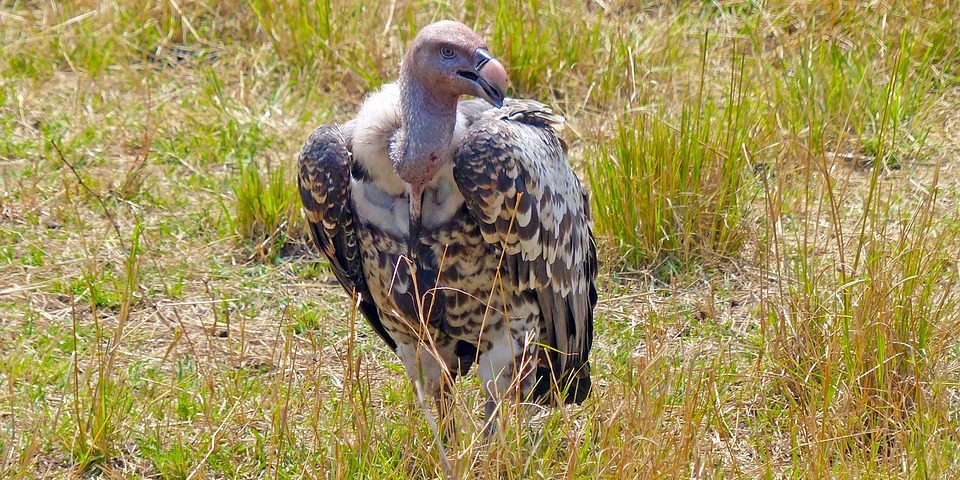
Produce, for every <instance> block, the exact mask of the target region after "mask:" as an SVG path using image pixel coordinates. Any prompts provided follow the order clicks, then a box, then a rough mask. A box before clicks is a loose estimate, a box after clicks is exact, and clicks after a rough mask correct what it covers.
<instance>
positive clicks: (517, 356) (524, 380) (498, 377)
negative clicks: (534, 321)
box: [477, 322, 537, 435]
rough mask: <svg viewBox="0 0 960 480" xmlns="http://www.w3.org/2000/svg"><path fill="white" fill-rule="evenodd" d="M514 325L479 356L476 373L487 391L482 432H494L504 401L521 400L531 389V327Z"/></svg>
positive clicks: (532, 353) (534, 356)
mask: <svg viewBox="0 0 960 480" xmlns="http://www.w3.org/2000/svg"><path fill="white" fill-rule="evenodd" d="M519 323H520V322H518V324H514V325H512V326H511V328H509V329H507V328H505V329H504V335H503V336H501V337H500V339H499V340H495V341H494V342H493V346H492V347H491V348H490V349H489V350H487V351H486V352H484V353H483V354H482V355H480V358H479V359H478V361H477V363H478V368H477V375H479V376H480V381H481V383H482V384H483V386H484V389H486V391H487V402H486V404H485V405H484V413H485V414H486V426H485V427H484V433H485V434H486V435H490V434H493V433H494V432H496V431H497V422H498V418H497V417H498V415H497V414H498V412H499V410H500V405H501V403H502V402H503V401H504V400H508V399H510V398H514V399H515V400H520V401H522V400H524V399H526V397H527V395H528V394H529V393H530V391H531V390H532V389H533V383H534V380H535V375H533V372H535V371H536V368H537V365H536V361H537V360H536V358H537V357H536V355H535V345H534V343H533V342H534V339H535V338H536V336H535V335H533V333H532V332H533V331H534V330H532V329H529V328H524V326H525V325H521V324H519Z"/></svg>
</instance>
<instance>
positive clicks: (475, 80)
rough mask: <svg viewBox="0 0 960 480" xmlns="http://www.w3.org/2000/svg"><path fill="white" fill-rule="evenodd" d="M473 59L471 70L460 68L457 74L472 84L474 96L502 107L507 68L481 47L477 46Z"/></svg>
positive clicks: (505, 88)
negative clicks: (473, 64)
mask: <svg viewBox="0 0 960 480" xmlns="http://www.w3.org/2000/svg"><path fill="white" fill-rule="evenodd" d="M474 60H476V64H475V66H474V67H473V70H460V71H459V72H457V74H458V75H460V76H461V77H463V78H465V79H467V80H469V81H470V82H471V83H472V84H473V87H474V91H473V94H474V95H475V96H477V97H479V98H482V99H484V100H486V101H487V102H488V103H490V105H493V106H494V107H497V108H500V107H502V106H503V98H504V94H505V93H506V91H507V70H506V69H504V68H503V64H501V63H500V62H499V61H497V59H495V58H493V56H492V55H490V52H488V51H486V50H485V49H483V48H478V49H477V50H476V52H474Z"/></svg>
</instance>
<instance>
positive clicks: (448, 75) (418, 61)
mask: <svg viewBox="0 0 960 480" xmlns="http://www.w3.org/2000/svg"><path fill="white" fill-rule="evenodd" d="M401 77H407V80H414V79H415V80H416V81H417V83H419V84H420V85H422V86H423V87H424V89H425V90H426V92H424V93H426V94H427V95H429V96H431V97H433V100H436V101H437V103H438V104H445V105H449V104H450V102H451V101H452V102H456V99H457V98H459V97H460V96H461V95H474V96H476V97H479V98H482V99H484V100H486V101H487V102H489V103H490V104H491V105H493V106H495V107H500V106H502V105H503V96H504V93H505V92H506V89H507V71H506V70H505V69H504V68H503V65H502V64H500V62H498V61H497V60H496V59H495V58H493V56H492V55H490V52H489V51H487V45H486V43H485V42H484V41H483V38H481V37H480V35H477V34H476V33H475V32H474V31H473V30H470V27H467V26H466V25H464V24H462V23H460V22H455V21H452V20H445V21H440V22H436V23H432V24H430V25H427V26H426V27H424V28H423V30H420V33H418V34H417V37H416V38H414V40H413V42H412V43H411V44H410V46H409V47H408V49H407V53H406V55H404V58H403V66H402V70H401Z"/></svg>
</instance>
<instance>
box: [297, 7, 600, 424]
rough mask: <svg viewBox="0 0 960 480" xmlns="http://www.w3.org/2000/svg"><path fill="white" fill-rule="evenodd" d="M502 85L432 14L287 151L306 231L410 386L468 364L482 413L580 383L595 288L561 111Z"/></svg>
mask: <svg viewBox="0 0 960 480" xmlns="http://www.w3.org/2000/svg"><path fill="white" fill-rule="evenodd" d="M505 87H506V72H505V71H504V69H503V66H502V65H500V63H499V62H497V61H496V60H495V59H493V58H492V56H490V54H489V53H488V52H487V51H486V47H485V45H484V44H483V41H482V39H480V37H479V36H477V35H476V34H475V33H473V32H472V31H471V30H470V29H469V28H467V27H466V26H464V25H462V24H459V23H456V22H438V23H436V24H433V25H430V26H428V27H426V28H424V29H423V30H422V31H421V32H420V34H419V35H418V36H417V38H416V39H415V40H414V42H413V44H412V45H411V46H410V48H409V49H408V51H407V54H406V55H405V57H404V63H403V65H402V66H401V74H400V79H399V82H398V83H397V84H388V85H385V86H384V87H383V88H382V89H381V90H380V91H378V92H376V93H374V94H372V95H371V96H370V97H369V98H368V99H367V100H366V101H365V102H364V105H363V106H362V107H361V109H360V112H359V114H358V115H357V117H356V118H355V119H353V120H351V121H349V122H347V123H345V124H343V125H331V126H323V127H320V128H318V129H317V130H315V131H314V132H313V133H312V134H311V135H310V137H309V138H308V139H307V142H306V143H305V144H304V146H303V149H302V151H301V152H300V157H299V164H300V167H299V182H300V195H301V199H302V202H303V206H304V211H305V213H306V216H307V220H308V223H309V225H310V231H311V233H312V236H313V239H314V242H315V243H316V245H317V247H318V249H319V250H320V251H321V252H322V253H323V254H324V256H325V257H326V258H327V259H328V260H329V261H330V264H331V268H332V269H333V272H334V274H335V275H336V277H337V279H338V280H339V282H340V284H341V285H343V287H344V288H345V289H346V290H347V291H348V292H349V293H351V294H356V295H358V296H359V299H360V309H361V311H362V313H363V314H364V316H365V317H366V318H367V320H368V321H369V323H370V324H371V325H372V326H373V328H374V330H376V332H377V333H378V334H379V335H380V336H381V338H383V340H384V341H385V342H386V343H387V345H388V346H389V347H390V348H391V349H392V350H394V351H395V352H396V353H397V355H398V356H399V357H400V359H401V361H402V363H403V364H404V367H405V369H406V371H407V374H408V376H409V377H410V378H411V380H412V381H413V382H414V383H415V384H418V385H419V386H420V387H422V388H423V390H424V391H425V392H426V393H428V394H432V395H435V396H438V397H439V396H442V393H443V392H444V391H445V390H446V388H448V387H449V380H450V379H452V378H453V377H455V376H456V375H457V374H462V373H466V372H467V371H468V370H469V369H470V367H471V366H472V365H473V364H474V363H476V364H477V365H478V374H479V375H480V377H481V380H482V382H483V385H484V387H485V389H486V390H487V393H488V402H487V408H486V410H487V413H488V417H491V418H492V417H493V414H494V411H495V405H496V402H497V401H498V400H500V399H501V398H503V397H504V396H505V395H507V394H508V393H510V392H516V391H517V390H519V393H520V394H521V395H524V396H527V395H532V396H533V397H534V398H535V399H536V400H539V401H542V402H546V403H553V402H555V401H557V400H559V401H565V402H568V403H569V402H576V403H579V402H582V401H583V400H584V399H585V398H586V396H587V394H588V393H589V391H590V387H591V380H590V371H589V361H588V360H589V354H590V348H591V344H592V340H593V308H594V305H595V304H596V300H597V293H596V287H595V278H596V273H597V259H596V250H595V247H594V243H593V234H592V222H591V219H590V209H589V205H590V204H589V201H588V199H587V195H586V193H585V192H584V190H583V188H582V186H581V184H580V182H579V180H578V179H577V177H576V175H575V174H574V173H573V171H572V170H571V169H570V166H569V165H568V163H567V156H566V146H565V145H564V143H563V141H562V140H561V139H560V137H559V130H560V129H561V128H562V125H563V118H562V117H560V116H559V115H556V114H554V113H552V112H551V111H550V110H549V109H548V108H546V107H545V106H543V105H542V104H540V103H537V102H534V101H529V100H514V99H504V97H503V92H504V89H505ZM464 94H469V95H475V96H478V97H479V99H477V100H466V101H459V96H460V95H464ZM491 105H492V106H491Z"/></svg>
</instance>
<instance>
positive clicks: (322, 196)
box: [298, 125, 397, 350]
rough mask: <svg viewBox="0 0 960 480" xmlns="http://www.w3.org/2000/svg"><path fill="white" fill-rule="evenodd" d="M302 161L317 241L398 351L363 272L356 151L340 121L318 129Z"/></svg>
mask: <svg viewBox="0 0 960 480" xmlns="http://www.w3.org/2000/svg"><path fill="white" fill-rule="evenodd" d="M348 134H349V132H348ZM348 137H349V135H348ZM298 163H299V172H298V182H299V185H300V201H301V202H302V204H303V211H304V214H305V215H306V217H307V223H308V225H309V229H310V236H311V238H313V242H314V244H315V245H316V246H317V249H319V250H320V251H321V252H322V253H323V255H324V256H325V257H326V258H327V260H328V261H329V262H330V268H331V269H332V270H333V273H334V275H336V277H337V280H338V281H339V282H340V285H342V286H343V288H344V289H346V290H347V292H349V293H351V294H353V293H357V294H359V295H360V311H361V312H362V313H363V315H364V316H365V317H366V318H367V320H368V321H369V322H370V325H371V326H373V328H374V330H376V332H377V333H378V334H379V335H380V337H382V338H383V340H384V341H385V342H387V345H388V346H390V348H391V349H394V350H395V349H396V346H397V345H396V342H394V341H393V339H392V338H390V335H389V334H388V333H387V331H386V329H385V328H384V327H383V324H382V322H381V320H380V312H379V310H378V309H377V307H376V305H375V304H374V303H373V299H372V297H371V296H370V292H369V291H368V289H367V284H366V281H365V279H364V276H363V262H362V259H361V257H360V246H359V242H358V237H357V231H356V219H355V218H354V214H353V208H352V207H351V203H350V169H351V166H352V156H351V154H350V151H349V144H348V143H347V141H346V140H344V132H343V131H341V128H340V127H339V126H337V125H324V126H322V127H319V128H317V129H316V130H314V131H313V132H312V133H311V134H310V136H309V137H308V138H307V141H306V143H304V145H303V148H302V149H301V151H300V156H299V159H298Z"/></svg>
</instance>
